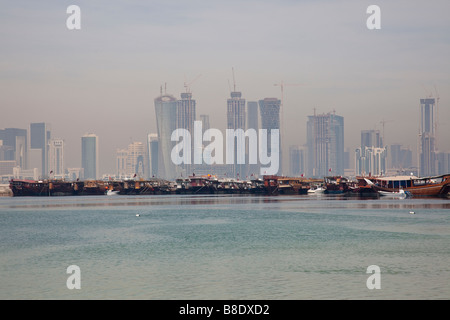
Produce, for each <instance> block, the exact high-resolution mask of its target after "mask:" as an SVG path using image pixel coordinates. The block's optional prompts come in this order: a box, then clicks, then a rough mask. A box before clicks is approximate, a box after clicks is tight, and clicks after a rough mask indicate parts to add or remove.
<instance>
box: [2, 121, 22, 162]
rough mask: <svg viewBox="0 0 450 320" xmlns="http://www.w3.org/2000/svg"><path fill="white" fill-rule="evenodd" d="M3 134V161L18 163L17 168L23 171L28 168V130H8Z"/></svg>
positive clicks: (3, 131)
mask: <svg viewBox="0 0 450 320" xmlns="http://www.w3.org/2000/svg"><path fill="white" fill-rule="evenodd" d="M0 132H2V134H1V136H0V140H3V142H2V145H3V146H4V147H3V149H4V150H3V153H4V155H3V158H4V159H3V160H7V161H16V166H19V167H20V168H21V169H27V168H28V157H27V156H28V152H27V149H28V147H27V130H25V129H18V128H6V129H4V130H0Z"/></svg>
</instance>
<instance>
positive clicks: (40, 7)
mask: <svg viewBox="0 0 450 320" xmlns="http://www.w3.org/2000/svg"><path fill="white" fill-rule="evenodd" d="M72 4H75V5H78V6H79V7H80V9H81V29H80V30H69V29H68V28H67V27H66V20H67V19H68V18H69V16H70V14H67V13H66V10H67V7H68V6H70V5H72ZM372 4H375V5H378V6H379V7H380V10H381V11H380V12H381V15H380V18H381V20H380V21H381V29H379V30H370V29H368V28H367V26H366V21H367V19H368V18H369V16H370V14H368V13H367V12H366V10H367V8H368V7H369V6H370V5H372ZM448 12H450V2H449V1H448V0H436V1H433V0H432V1H378V0H375V1H370V2H369V1H361V0H349V1H345V0H344V1H326V0H319V1H312V0H310V1H301V0H281V1H280V0H278V1H275V0H273V1H270V0H259V1H256V0H242V1H236V0H227V1H222V0H203V1H200V0H192V1H182V0H177V1H175V0H169V1H168V0H154V1H137V0H127V1H125V0H121V1H119V0H108V1H106V0H98V1H76V0H72V1H48V0H42V1H30V0H28V1H25V0H15V1H5V0H0V128H27V127H28V126H29V123H31V122H47V123H50V125H51V128H52V136H53V137H54V138H62V139H64V140H65V147H66V149H65V158H66V167H80V166H81V154H80V151H81V136H82V135H84V134H85V133H88V132H89V133H95V134H96V135H98V137H99V151H100V170H101V173H114V171H115V165H114V164H115V152H116V149H118V148H126V147H127V145H128V144H129V143H131V142H133V141H141V142H145V139H146V136H147V134H148V133H153V132H156V122H155V108H154V99H155V98H156V97H157V96H158V95H159V94H160V88H161V86H163V87H164V86H165V87H166V90H167V93H168V94H173V95H174V96H176V97H178V98H179V97H180V93H181V92H184V91H185V84H186V83H190V86H189V88H190V90H191V92H192V95H193V98H194V99H196V101H197V116H199V115H200V114H209V115H210V124H211V127H214V128H218V129H225V127H226V100H227V99H228V98H229V96H230V89H233V86H234V85H236V89H237V91H241V92H242V97H243V98H245V99H246V100H247V101H257V100H260V99H264V98H267V97H275V98H279V99H281V98H282V97H281V90H280V86H276V85H275V84H279V83H281V82H283V83H285V86H284V96H283V102H284V105H283V123H284V128H285V129H284V130H283V134H284V135H285V140H284V144H285V145H286V146H288V145H303V144H304V143H305V142H306V122H307V116H308V115H312V114H313V113H314V110H315V111H316V113H318V114H321V113H328V112H336V114H337V115H340V116H343V117H344V122H345V147H346V148H349V149H350V150H351V151H353V150H354V149H355V148H356V147H358V145H359V143H360V134H361V130H367V129H378V130H381V131H382V132H384V136H385V143H386V144H392V143H401V144H403V145H404V146H405V147H408V146H409V147H410V148H411V149H412V150H413V152H415V151H416V150H417V140H418V132H419V126H420V99H421V98H425V97H428V96H430V95H433V96H434V97H439V106H438V123H437V125H438V137H437V144H438V148H439V150H441V151H445V152H450V139H448V137H450V123H449V120H450V79H449V75H450V58H449V57H450V19H449V18H448ZM232 70H234V77H233V72H232ZM192 81H193V82H192ZM191 82H192V83H191ZM383 123H384V126H383ZM383 129H384V130H383ZM413 161H415V159H413Z"/></svg>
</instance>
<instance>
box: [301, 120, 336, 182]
mask: <svg viewBox="0 0 450 320" xmlns="http://www.w3.org/2000/svg"><path fill="white" fill-rule="evenodd" d="M306 141H307V142H306V144H307V149H308V151H307V152H308V158H307V159H308V160H307V172H308V176H309V177H316V178H321V177H325V176H331V175H344V118H343V117H342V116H338V115H336V114H335V113H334V112H333V113H327V114H321V115H312V116H308V122H307V132H306Z"/></svg>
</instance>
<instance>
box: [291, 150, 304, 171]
mask: <svg viewBox="0 0 450 320" xmlns="http://www.w3.org/2000/svg"><path fill="white" fill-rule="evenodd" d="M289 160H290V162H289V164H290V175H291V176H294V177H299V176H302V175H303V174H305V167H306V165H305V150H304V148H303V147H301V146H290V147H289Z"/></svg>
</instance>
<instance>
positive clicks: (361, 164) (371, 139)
mask: <svg viewBox="0 0 450 320" xmlns="http://www.w3.org/2000/svg"><path fill="white" fill-rule="evenodd" d="M355 152H356V166H355V173H356V174H357V175H367V174H369V175H382V174H385V173H386V158H387V148H386V147H383V142H382V138H381V135H380V131H379V130H362V131H361V147H360V148H358V149H356V151H355Z"/></svg>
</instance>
